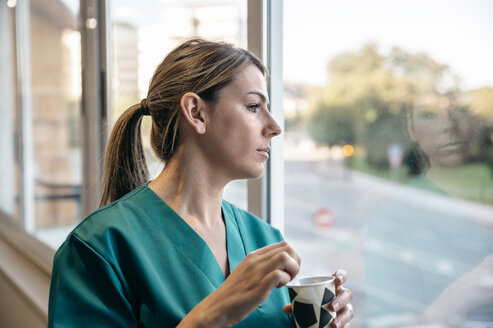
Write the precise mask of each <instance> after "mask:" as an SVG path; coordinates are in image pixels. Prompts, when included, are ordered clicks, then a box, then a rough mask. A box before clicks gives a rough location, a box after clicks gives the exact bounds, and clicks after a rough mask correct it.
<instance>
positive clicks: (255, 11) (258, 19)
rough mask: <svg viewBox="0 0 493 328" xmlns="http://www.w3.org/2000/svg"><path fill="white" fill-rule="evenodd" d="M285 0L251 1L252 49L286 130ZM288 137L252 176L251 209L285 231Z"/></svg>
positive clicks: (277, 143) (273, 110)
mask: <svg viewBox="0 0 493 328" xmlns="http://www.w3.org/2000/svg"><path fill="white" fill-rule="evenodd" d="M282 16H283V4H282V0H249V1H248V23H247V29H248V32H247V35H248V49H249V50H250V51H252V52H253V53H255V54H256V55H257V56H259V57H260V58H261V59H262V60H263V62H264V64H265V65H266V66H267V70H268V71H269V76H268V79H267V90H268V92H269V97H270V111H271V114H272V116H273V117H274V119H275V120H276V121H277V123H278V125H279V126H280V127H281V129H282V130H284V113H283V105H282V104H283V92H284V90H283V79H282V65H283V61H282V37H283V35H282ZM283 149H284V138H283V137H282V136H280V137H277V138H273V139H272V141H271V152H270V158H269V160H268V161H267V163H266V164H265V172H264V175H263V176H262V178H260V179H257V180H248V185H247V189H248V190H247V193H248V201H247V203H248V211H249V212H251V213H253V214H255V215H257V216H258V217H260V218H261V219H263V220H265V221H266V222H268V223H269V224H271V225H272V226H273V227H275V228H277V229H279V230H280V231H281V233H282V232H284V157H283Z"/></svg>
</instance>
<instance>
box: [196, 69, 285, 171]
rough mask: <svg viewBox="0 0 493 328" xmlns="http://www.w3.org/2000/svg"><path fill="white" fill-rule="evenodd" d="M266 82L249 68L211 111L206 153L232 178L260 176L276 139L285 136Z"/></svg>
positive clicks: (225, 91)
mask: <svg viewBox="0 0 493 328" xmlns="http://www.w3.org/2000/svg"><path fill="white" fill-rule="evenodd" d="M268 102H269V98H268V95H267V87H266V84H265V79H264V76H263V75H262V73H261V72H260V70H259V69H258V68H257V67H256V66H255V65H250V66H248V67H247V68H246V69H245V70H243V71H242V72H241V73H239V74H238V75H237V76H236V78H235V79H234V80H233V82H231V83H230V84H229V85H227V86H226V87H224V88H223V89H222V90H221V91H220V93H219V100H218V101H217V103H216V104H214V105H213V106H212V108H211V110H210V120H208V122H207V126H206V131H207V132H206V142H205V143H204V148H205V149H204V151H206V152H207V157H208V158H211V159H212V160H213V165H214V167H217V168H219V167H220V168H222V169H223V171H224V172H225V173H226V175H227V177H228V179H245V178H257V177H260V176H261V175H262V173H263V171H264V163H265V161H266V160H267V159H268V158H269V155H268V153H269V150H270V147H269V144H270V140H271V139H272V137H274V136H276V135H279V134H280V133H281V129H280V127H279V126H278V125H277V123H276V122H275V121H274V119H273V117H272V116H271V114H270V112H269V110H268Z"/></svg>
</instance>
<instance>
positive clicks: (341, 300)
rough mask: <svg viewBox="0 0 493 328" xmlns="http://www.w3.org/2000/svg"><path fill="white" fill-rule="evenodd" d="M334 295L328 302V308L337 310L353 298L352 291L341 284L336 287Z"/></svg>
mask: <svg viewBox="0 0 493 328" xmlns="http://www.w3.org/2000/svg"><path fill="white" fill-rule="evenodd" d="M336 295H337V296H336V297H335V298H334V299H333V300H332V302H330V309H331V310H332V311H334V312H337V311H339V310H341V309H342V308H344V307H345V306H346V305H348V304H349V302H351V300H352V299H353V292H351V290H349V289H346V288H344V287H342V286H339V287H337V290H336Z"/></svg>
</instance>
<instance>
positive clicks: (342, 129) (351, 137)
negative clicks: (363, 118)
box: [308, 106, 355, 146]
mask: <svg viewBox="0 0 493 328" xmlns="http://www.w3.org/2000/svg"><path fill="white" fill-rule="evenodd" d="M308 128H309V132H310V135H311V136H312V138H313V139H314V140H315V141H316V142H318V143H321V144H327V145H329V146H332V145H337V144H339V145H344V144H354V142H355V128H354V119H353V116H352V115H351V110H350V109H349V108H346V107H344V106H330V107H327V106H321V107H319V108H318V109H317V110H316V111H315V112H314V113H313V115H312V116H311V117H310V119H309V121H308Z"/></svg>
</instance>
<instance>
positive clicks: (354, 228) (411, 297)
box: [284, 161, 493, 327]
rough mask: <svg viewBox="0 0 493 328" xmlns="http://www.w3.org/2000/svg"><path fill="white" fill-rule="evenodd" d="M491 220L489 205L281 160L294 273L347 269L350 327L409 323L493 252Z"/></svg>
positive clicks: (335, 167)
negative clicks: (323, 213) (327, 220)
mask: <svg viewBox="0 0 493 328" xmlns="http://www.w3.org/2000/svg"><path fill="white" fill-rule="evenodd" d="M320 209H325V210H328V211H330V212H331V213H332V214H333V217H334V223H333V225H332V226H331V227H319V226H317V225H316V224H314V221H313V219H312V217H313V214H314V213H315V212H316V211H317V210H320ZM492 220H493V207H491V206H483V205H478V204H473V203H469V202H463V201H458V200H456V199H453V198H450V197H447V196H446V195H442V194H439V195H438V194H436V193H433V192H429V191H423V190H420V189H417V188H413V187H409V186H402V185H398V184H394V183H392V182H388V181H384V180H381V179H378V178H374V177H369V176H366V175H364V174H361V173H358V172H352V171H350V170H347V169H345V168H344V167H343V166H342V165H341V163H340V162H336V163H334V162H332V163H331V162H326V161H319V162H316V161H315V162H297V161H287V162H286V166H285V232H284V233H285V238H286V239H287V240H288V241H289V242H290V243H291V244H292V245H293V247H295V249H296V250H297V251H298V253H299V254H300V255H301V258H302V267H301V272H300V275H301V276H308V275H316V274H326V273H329V272H330V273H332V272H334V271H335V270H336V269H338V268H344V269H346V270H347V271H348V272H349V274H350V279H349V281H348V283H347V286H348V287H349V288H351V289H352V290H353V292H354V294H355V298H354V301H353V304H354V307H355V309H357V312H358V316H357V317H356V318H355V322H354V323H353V325H352V326H353V327H401V326H404V325H405V324H404V323H405V322H409V324H411V323H412V322H413V321H414V320H415V319H416V316H417V315H418V314H419V313H421V312H422V311H424V310H425V309H426V304H428V303H431V302H432V301H433V299H435V297H436V296H438V295H439V294H440V292H441V291H442V290H443V289H444V288H445V287H447V285H448V284H450V283H452V282H453V281H455V280H456V279H458V278H459V277H460V276H462V275H464V274H466V273H467V272H468V271H469V270H472V269H473V267H474V266H475V265H477V264H478V263H479V262H480V261H481V260H482V259H483V258H484V256H486V255H488V252H493V237H492V236H493V235H492V230H491V228H492V227H493V224H492ZM394 225H397V226H398V227H397V228H396V229H393V228H390V227H392V226H394ZM387 234H388V235H389V236H387ZM401 235H402V236H401ZM382 236H383V237H382ZM401 239H403V240H405V241H402V240H401ZM384 267H385V268H384ZM490 269H491V268H490ZM490 272H491V271H490ZM490 278H491V277H490ZM401 279H402V280H401ZM406 286H408V287H409V288H408V289H406ZM419 289H422V290H423V292H422V293H420V292H417V291H416V290H419ZM490 300H492V303H493V297H492V298H490ZM394 304H399V306H394ZM490 314H491V313H490ZM491 317H493V315H491ZM491 317H490V318H491Z"/></svg>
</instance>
